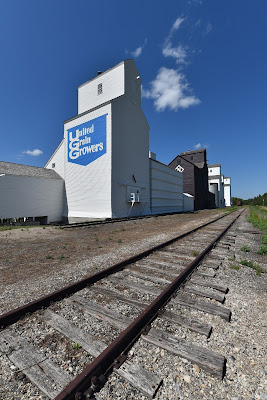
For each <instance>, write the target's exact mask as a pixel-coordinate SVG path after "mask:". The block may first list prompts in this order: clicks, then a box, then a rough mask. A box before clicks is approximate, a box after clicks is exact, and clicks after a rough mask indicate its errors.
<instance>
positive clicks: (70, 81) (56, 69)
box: [0, 0, 267, 198]
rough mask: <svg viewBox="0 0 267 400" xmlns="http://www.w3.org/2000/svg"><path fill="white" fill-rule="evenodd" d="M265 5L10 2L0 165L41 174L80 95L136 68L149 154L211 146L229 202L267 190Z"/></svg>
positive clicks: (3, 49)
mask: <svg viewBox="0 0 267 400" xmlns="http://www.w3.org/2000/svg"><path fill="white" fill-rule="evenodd" d="M266 15H267V2H266V0H256V1H252V0H234V1H233V0H224V1H222V0H221V1H220V0H206V1H205V0H184V1H183V0H179V1H173V0H171V1H170V0H165V1H162V0H153V1H152V0H145V1H144V0H143V1H139V0H138V1H134V0H132V1H125V0H124V1H122V0H113V1H110V0H102V1H101V2H95V1H91V0H76V1H70V0H64V1H63V0H61V1H59V0H53V1H52V0H46V1H44V0H38V1H36V0H23V1H21V0H9V1H2V2H1V5H0V80H1V90H0V109H1V133H0V138H1V146H0V160H1V161H9V162H17V163H21V164H29V165H35V166H44V165H45V163H46V161H47V160H48V159H49V157H50V156H51V154H52V153H53V151H54V150H55V148H56V147H57V145H58V144H59V143H60V141H61V139H62V137H63V121H64V120H66V119H68V118H71V117H72V116H74V115H76V114H77V87H78V86H79V85H80V84H82V83H84V82H85V81H87V80H89V79H91V78H93V77H94V76H95V75H96V74H97V71H98V70H101V71H105V70H106V69H108V68H110V67H112V66H114V65H115V64H117V63H119V62H120V61H122V60H124V59H127V58H134V59H135V62H136V64H137V67H138V69H139V72H140V75H141V79H142V85H143V99H142V108H143V110H144V113H145V115H146V117H147V120H148V123H149V125H150V149H151V151H153V152H155V153H156V154H157V159H158V160H159V161H161V162H164V163H167V164H168V163H169V162H170V161H171V160H172V159H173V158H174V157H175V156H176V155H177V154H179V153H180V152H182V151H187V150H189V149H191V150H193V149H194V148H200V147H207V153H208V160H209V163H212V164H213V163H221V164H222V171H223V173H224V174H225V176H231V177H232V195H233V196H237V197H242V198H249V197H254V196H256V195H258V194H260V193H261V194H262V193H264V192H266V191H267V167H266V158H267V157H266V153H267V104H266V99H267V46H266V38H267V23H266Z"/></svg>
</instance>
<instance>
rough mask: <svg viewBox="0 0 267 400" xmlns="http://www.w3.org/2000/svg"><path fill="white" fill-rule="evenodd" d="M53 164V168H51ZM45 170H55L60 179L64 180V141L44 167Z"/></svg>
mask: <svg viewBox="0 0 267 400" xmlns="http://www.w3.org/2000/svg"><path fill="white" fill-rule="evenodd" d="M53 164H54V165H55V166H53ZM45 168H47V169H53V170H55V171H56V172H57V173H58V175H60V176H61V178H63V179H65V146H64V139H63V140H62V141H61V143H60V145H59V146H58V148H57V149H56V151H55V152H54V154H53V155H52V156H51V157H50V159H49V160H48V162H47V163H46V165H45Z"/></svg>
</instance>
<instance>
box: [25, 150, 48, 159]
mask: <svg viewBox="0 0 267 400" xmlns="http://www.w3.org/2000/svg"><path fill="white" fill-rule="evenodd" d="M22 154H27V155H29V156H33V157H37V156H40V155H41V154H43V151H42V150H39V149H34V150H25V151H23V152H22Z"/></svg>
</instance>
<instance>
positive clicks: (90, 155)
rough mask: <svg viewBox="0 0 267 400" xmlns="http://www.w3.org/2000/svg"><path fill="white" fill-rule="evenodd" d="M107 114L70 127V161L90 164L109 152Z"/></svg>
mask: <svg viewBox="0 0 267 400" xmlns="http://www.w3.org/2000/svg"><path fill="white" fill-rule="evenodd" d="M106 141H107V114H104V115H101V117H97V118H94V119H91V120H90V121H87V122H84V123H83V124H80V125H77V126H74V127H73V128H71V129H68V162H71V163H74V164H80V165H88V164H90V163H91V162H92V161H95V160H96V159H97V158H99V157H101V156H103V155H104V154H105V153H106V152H107V148H106Z"/></svg>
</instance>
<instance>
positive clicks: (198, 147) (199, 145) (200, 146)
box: [193, 143, 209, 150]
mask: <svg viewBox="0 0 267 400" xmlns="http://www.w3.org/2000/svg"><path fill="white" fill-rule="evenodd" d="M193 147H194V149H195V150H198V149H207V148H208V147H209V146H208V145H207V144H201V143H197V144H195V145H194V146H193Z"/></svg>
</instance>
